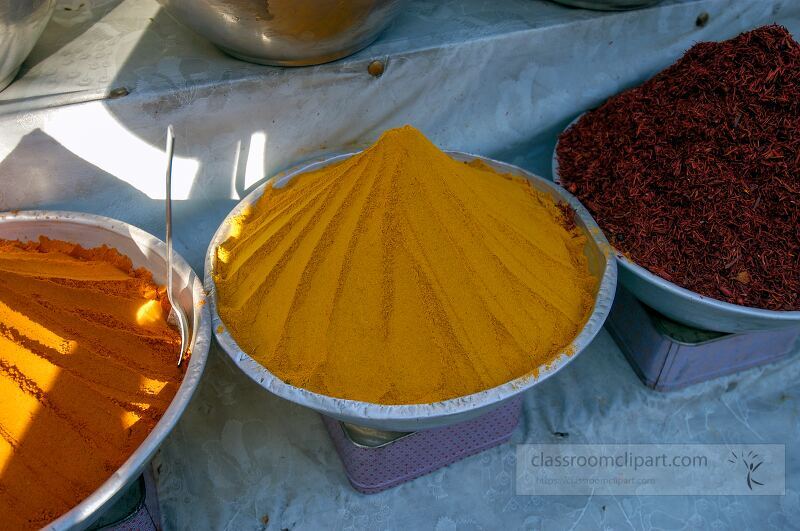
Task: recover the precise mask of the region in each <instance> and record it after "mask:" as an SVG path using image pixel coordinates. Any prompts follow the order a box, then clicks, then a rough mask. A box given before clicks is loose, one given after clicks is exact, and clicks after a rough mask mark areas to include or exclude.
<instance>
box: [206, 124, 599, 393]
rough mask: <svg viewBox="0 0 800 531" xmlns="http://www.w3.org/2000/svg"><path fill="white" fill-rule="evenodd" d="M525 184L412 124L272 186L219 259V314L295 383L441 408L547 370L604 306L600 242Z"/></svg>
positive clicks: (251, 350)
mask: <svg viewBox="0 0 800 531" xmlns="http://www.w3.org/2000/svg"><path fill="white" fill-rule="evenodd" d="M565 221H566V220H564V219H563V216H562V213H561V211H560V210H559V208H558V206H557V205H556V204H555V203H554V202H553V201H552V199H550V197H549V196H547V195H545V194H542V193H539V192H537V191H536V190H535V189H533V188H532V187H531V185H530V184H529V182H528V181H527V180H525V179H522V178H518V177H513V176H510V175H501V174H498V173H496V172H494V171H493V170H491V169H490V168H489V167H488V166H486V165H485V164H482V163H479V162H476V163H470V164H466V163H463V162H458V161H455V160H453V159H452V158H450V157H449V156H448V155H446V154H445V153H443V152H442V151H440V150H439V149H438V148H437V147H436V146H434V145H433V144H432V143H431V142H430V141H429V140H428V139H427V138H425V137H424V136H423V135H422V133H420V132H419V131H417V130H416V129H414V128H412V127H410V126H405V127H402V128H399V129H394V130H390V131H387V132H385V133H384V134H383V135H382V136H381V138H380V139H379V140H378V141H377V143H375V144H374V145H373V146H372V147H370V148H369V149H367V150H365V151H364V152H362V153H360V154H358V155H356V156H353V157H351V158H349V159H347V160H345V161H343V162H341V163H339V164H336V165H332V166H328V167H325V168H323V169H320V170H317V171H314V172H310V173H305V174H302V175H300V176H298V177H296V178H294V179H292V180H291V181H290V182H289V183H288V184H286V186H284V187H282V188H275V187H268V188H267V189H266V191H265V192H264V195H263V197H262V198H261V199H260V200H259V202H258V204H257V205H256V206H255V207H254V208H252V209H251V210H250V211H249V212H247V213H246V214H244V215H243V216H240V217H239V218H238V219H236V220H234V223H235V224H236V227H233V229H234V230H232V231H231V234H232V236H231V237H230V238H229V239H228V240H227V241H225V242H224V243H223V245H221V246H220V247H219V248H218V250H217V264H216V271H215V281H216V284H217V288H218V303H219V313H220V315H221V317H222V319H223V321H224V322H225V325H226V326H227V328H228V329H229V331H230V333H231V334H232V335H233V337H234V339H235V340H236V341H237V343H238V344H239V346H240V347H241V348H242V349H243V350H244V351H245V352H247V353H248V354H249V355H251V356H252V357H253V358H254V359H256V360H257V361H258V362H259V363H261V364H262V365H264V366H265V367H266V368H268V369H269V370H270V371H272V372H273V373H274V374H275V375H277V376H278V377H279V378H281V379H282V380H284V381H285V382H287V383H290V384H292V385H295V386H298V387H304V388H306V389H310V390H312V391H315V392H318V393H322V394H325V395H329V396H335V397H340V398H348V399H353V400H362V401H367V402H374V403H381V404H414V403H429V402H436V401H440V400H445V399H449V398H454V397H458V396H462V395H467V394H471V393H475V392H478V391H482V390H485V389H489V388H492V387H495V386H498V385H501V384H503V383H506V382H508V381H510V380H512V379H514V378H517V377H519V376H523V375H526V374H531V373H535V372H536V371H537V370H538V368H539V367H540V366H542V365H546V364H548V363H550V362H552V361H553V360H554V359H555V358H556V357H557V356H558V355H559V353H561V352H563V351H564V349H565V348H566V347H567V346H568V345H569V344H570V342H571V341H572V340H573V339H574V338H575V336H576V335H577V334H578V333H579V331H580V329H581V328H582V327H583V325H584V323H585V322H586V320H587V318H588V316H589V314H590V313H591V309H592V307H593V305H594V293H595V289H596V286H597V279H596V278H595V277H593V276H592V275H591V274H590V273H589V270H588V265H587V261H586V257H585V256H584V254H583V246H584V244H585V238H584V237H583V236H582V235H581V234H580V233H579V232H578V230H577V229H575V227H574V226H570V223H569V222H565Z"/></svg>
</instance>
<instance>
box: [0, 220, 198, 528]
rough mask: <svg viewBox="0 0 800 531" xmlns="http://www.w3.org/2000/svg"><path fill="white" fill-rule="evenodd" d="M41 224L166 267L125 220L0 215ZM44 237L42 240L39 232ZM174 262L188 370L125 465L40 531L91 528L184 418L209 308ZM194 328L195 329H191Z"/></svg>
mask: <svg viewBox="0 0 800 531" xmlns="http://www.w3.org/2000/svg"><path fill="white" fill-rule="evenodd" d="M41 221H48V222H55V223H58V222H65V223H71V224H76V225H83V226H85V227H86V229H87V230H94V229H102V230H104V231H111V232H114V233H116V234H119V235H121V236H123V237H128V238H131V239H132V240H134V241H135V242H136V243H137V245H145V246H146V247H147V249H148V250H150V251H153V252H154V253H155V254H156V255H158V256H160V257H161V258H163V259H164V260H165V262H166V244H165V243H164V242H163V241H161V240H160V239H158V238H156V237H155V236H153V235H152V234H150V233H148V232H146V231H144V230H142V229H140V228H138V227H135V226H133V225H130V224H128V223H125V222H124V221H119V220H116V219H113V218H109V217H105V216H98V215H95V214H86V213H82V212H72V211H63V210H20V211H11V212H3V213H0V224H2V223H26V222H41ZM43 234H45V235H47V234H46V233H44V232H43ZM75 243H80V242H75ZM173 262H174V263H173V270H174V271H176V272H177V273H178V274H179V275H181V276H182V277H183V278H186V279H188V281H189V283H190V284H189V285H190V286H191V289H192V302H193V304H192V314H191V315H192V319H191V322H192V326H193V329H192V334H191V342H190V346H191V348H192V355H191V357H190V358H189V362H188V365H186V371H185V373H184V376H183V380H182V381H181V384H180V386H179V387H178V391H177V392H176V393H175V396H174V397H173V398H172V401H171V402H170V404H169V406H168V407H167V409H166V410H165V411H164V414H163V415H162V417H161V418H160V419H159V420H158V422H157V423H156V425H155V426H154V427H153V429H152V430H151V431H150V433H148V434H147V437H146V438H145V439H144V440H143V441H142V443H141V444H140V445H139V446H138V447H137V448H136V450H134V452H133V453H132V454H131V455H130V456H129V457H128V458H127V459H126V460H125V462H124V463H123V464H122V465H121V466H120V467H119V468H118V469H117V470H116V471H114V473H113V474H112V475H111V476H110V477H109V478H108V479H106V480H105V481H104V482H103V483H102V484H101V485H100V486H99V487H97V488H96V489H95V490H94V492H92V493H91V494H90V495H89V496H87V497H86V498H84V499H83V500H82V501H81V502H80V503H78V504H77V505H75V506H74V507H72V509H70V510H69V511H67V512H66V513H64V514H62V515H61V516H59V517H58V518H56V519H55V520H53V521H51V522H50V523H49V524H47V525H46V526H44V528H43V529H53V530H61V529H72V528H82V527H86V526H88V525H91V523H92V522H93V521H94V520H95V519H96V518H97V517H99V516H100V515H101V511H102V510H104V509H107V508H108V505H109V504H110V503H111V502H112V501H113V500H114V499H115V498H116V496H117V495H118V494H120V493H121V492H122V490H123V489H124V488H126V487H127V486H128V485H129V484H130V483H131V482H132V481H134V480H135V479H136V477H138V475H139V474H140V473H141V471H142V470H143V469H144V467H145V466H146V465H147V464H148V463H149V461H150V459H151V458H152V456H153V454H154V453H155V452H156V450H157V449H158V448H159V446H160V445H161V443H162V442H163V441H164V439H165V438H166V436H167V435H169V433H170V432H171V431H172V429H173V428H174V427H175V425H176V424H177V422H178V420H179V419H180V418H181V416H182V415H183V413H184V411H185V410H186V406H187V405H188V404H189V402H190V400H191V398H192V396H193V395H194V393H195V391H196V390H197V387H198V384H199V382H200V379H201V377H202V374H203V371H204V369H205V366H206V361H207V359H208V351H209V347H210V342H211V315H210V313H209V311H208V308H207V306H208V305H207V304H206V303H205V302H204V301H205V300H206V295H205V292H204V290H203V286H202V283H201V282H200V278H199V277H198V276H197V275H196V274H195V272H194V271H193V270H192V268H191V267H190V266H189V264H188V263H187V262H186V260H184V258H183V257H182V256H181V255H180V254H179V253H177V252H175V253H173ZM195 324H196V326H194V325H195Z"/></svg>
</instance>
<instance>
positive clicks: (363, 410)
mask: <svg viewBox="0 0 800 531" xmlns="http://www.w3.org/2000/svg"><path fill="white" fill-rule="evenodd" d="M449 154H450V156H452V157H453V158H455V159H456V160H464V161H468V160H473V159H480V160H482V161H484V162H485V163H486V164H488V165H489V166H491V167H492V168H494V169H495V170H497V171H499V172H502V173H510V174H513V175H518V176H521V177H524V178H526V179H528V180H529V181H530V182H531V184H532V185H533V186H534V187H535V188H536V189H537V190H539V191H541V192H544V193H546V194H548V195H550V196H551V197H553V198H554V199H555V200H557V201H559V202H564V203H567V204H569V206H570V207H571V208H572V209H573V210H574V212H575V222H576V225H577V226H578V228H579V229H580V230H581V232H583V233H584V234H585V235H586V240H587V243H586V246H585V248H584V253H585V254H586V257H587V259H588V262H589V269H590V272H591V273H592V274H593V275H594V276H595V277H597V279H598V280H599V282H598V286H597V293H596V300H595V305H594V308H593V310H592V314H591V316H590V317H589V320H588V321H587V322H586V324H585V325H584V327H583V329H582V330H581V332H580V333H579V334H578V336H577V337H576V338H575V339H574V340H573V341H572V343H571V344H570V345H569V346H567V348H566V349H565V352H563V353H561V354H560V355H559V357H558V358H557V359H556V360H555V361H554V362H553V363H552V364H551V365H550V366H548V367H541V368H540V370H539V375H538V376H536V377H534V376H532V375H528V376H522V377H520V378H517V379H515V380H512V381H510V382H508V383H505V384H503V385H500V386H497V387H495V388H492V389H488V390H486V391H482V392H479V393H474V394H471V395H467V396H462V397H458V398H454V399H451V400H445V401H442V402H435V403H432V404H412V405H396V406H387V405H383V404H374V403H370V402H360V401H357V400H344V399H341V398H333V397H330V396H326V395H322V394H319V393H314V392H312V391H309V390H307V389H301V388H299V387H295V386H293V385H289V384H287V383H285V382H284V381H282V380H281V379H280V378H278V377H277V376H275V375H274V374H272V373H271V372H270V371H269V370H267V369H266V368H264V367H263V366H262V365H261V364H259V363H258V362H257V361H255V360H254V359H253V358H251V357H250V356H249V355H247V353H246V352H244V351H243V350H242V349H241V348H239V345H237V344H236V340H234V339H233V337H232V336H231V335H230V334H229V333H228V330H227V327H226V326H225V323H224V322H223V321H222V319H221V318H220V316H219V312H218V309H217V298H216V285H215V283H214V276H213V274H212V273H213V270H214V266H215V261H216V255H217V253H216V250H217V247H218V246H219V245H220V244H222V243H223V242H224V241H225V240H226V239H227V238H228V235H229V230H230V227H231V223H230V221H231V219H232V218H233V217H234V216H237V215H238V214H240V213H241V212H242V211H243V210H244V209H245V208H247V207H249V206H250V205H253V204H255V203H256V202H257V201H258V200H259V198H260V197H261V195H262V194H263V193H264V188H265V187H266V186H267V185H268V184H270V183H275V186H278V187H280V186H283V185H284V184H285V183H286V182H288V181H289V180H290V179H292V178H294V177H296V176H297V175H300V174H302V173H305V172H309V171H314V170H317V169H319V168H322V167H324V166H327V165H329V164H334V163H336V162H340V161H342V160H344V159H346V158H348V157H351V156H352V155H353V153H350V154H346V155H338V156H335V157H331V158H328V159H325V160H323V161H320V162H315V163H313V164H306V165H303V166H300V167H298V168H294V169H292V170H289V171H288V172H285V173H283V174H279V175H277V176H275V177H273V178H272V179H270V180H268V181H267V182H265V183H263V184H262V185H260V186H258V187H257V188H256V189H255V190H253V191H252V192H251V193H250V194H249V195H247V197H245V198H244V199H242V200H241V201H240V202H239V204H238V205H236V207H235V208H234V209H233V210H232V211H231V212H230V214H228V217H226V218H225V220H224V221H223V222H222V224H221V225H220V227H219V228H218V229H217V232H216V234H214V238H213V239H212V240H211V244H210V245H209V248H208V253H207V254H206V263H205V287H206V292H207V293H208V299H209V302H210V304H211V318H212V322H213V325H214V331H215V332H214V333H215V335H216V337H217V341H218V342H219V344H220V345H221V346H222V348H223V349H224V350H225V352H227V353H228V355H229V356H230V357H231V359H232V360H233V362H234V363H235V364H236V365H237V366H238V367H239V368H240V369H241V370H242V371H244V373H245V374H247V376H249V377H250V378H251V379H253V380H254V381H255V382H256V383H257V384H258V385H260V386H261V387H263V388H264V389H266V390H267V391H270V392H271V393H274V394H276V395H278V396H280V397H282V398H285V399H287V400H291V401H292V402H296V403H298V404H300V405H303V406H306V407H309V408H311V409H314V410H316V411H318V412H320V413H322V414H325V415H328V416H331V417H334V418H337V419H339V420H342V421H344V422H348V423H350V424H355V425H358V426H363V427H369V428H374V429H377V430H382V431H397V432H408V431H417V430H422V429H429V428H436V427H440V426H446V425H450V424H455V423H457V422H462V421H466V420H469V419H472V418H475V417H477V416H479V415H481V414H482V413H486V412H488V411H490V410H492V409H494V408H496V407H499V406H500V405H502V404H503V403H505V402H507V401H508V400H510V399H512V398H513V397H515V396H517V395H518V394H520V393H522V392H523V391H526V390H528V389H530V388H531V387H533V386H534V385H536V384H538V383H540V382H542V381H544V380H545V379H547V378H549V377H550V376H552V375H553V374H555V373H557V372H558V371H559V370H561V369H562V368H563V367H564V366H565V365H567V364H568V363H569V362H570V361H572V360H573V359H575V357H577V356H578V355H579V354H580V353H581V352H582V351H583V350H584V349H585V348H586V346H587V345H589V343H590V342H591V341H592V339H593V338H594V337H595V335H596V334H597V332H599V331H600V328H602V326H603V323H604V322H605V320H606V317H607V316H608V312H609V310H610V309H611V304H612V302H613V300H614V293H615V290H616V285H617V266H616V262H615V261H614V255H613V252H612V249H611V246H610V245H609V244H608V242H607V241H606V239H605V236H603V233H602V231H601V230H600V228H599V227H598V226H597V224H595V222H594V220H593V219H592V217H591V215H590V214H589V212H588V211H587V210H586V209H585V208H584V207H583V205H581V204H580V203H579V202H578V200H577V199H575V198H574V197H572V196H571V195H570V194H569V193H568V192H567V191H566V190H564V189H563V188H561V187H560V186H558V185H556V184H554V183H552V182H550V181H548V180H546V179H542V178H541V177H537V176H535V175H533V174H531V173H529V172H527V171H525V170H523V169H521V168H518V167H516V166H511V165H510V164H505V163H503V162H498V161H496V160H492V159H487V158H485V157H480V156H477V155H470V154H467V153H459V152H453V151H451V152H449ZM267 304H268V302H267ZM566 352H571V353H572V354H571V355H568V354H566Z"/></svg>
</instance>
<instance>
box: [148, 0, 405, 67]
mask: <svg viewBox="0 0 800 531" xmlns="http://www.w3.org/2000/svg"><path fill="white" fill-rule="evenodd" d="M158 1H159V2H160V3H161V4H162V5H163V6H164V7H165V8H166V9H167V11H168V12H169V13H170V14H171V15H172V16H173V17H175V18H176V19H177V20H178V21H179V22H181V23H183V24H185V25H187V26H189V27H190V28H192V29H193V30H194V31H196V32H197V33H199V34H200V35H202V36H203V37H205V38H207V39H208V40H210V41H211V42H213V43H214V44H216V45H217V46H219V47H220V48H222V50H223V51H225V52H227V53H229V54H231V55H232V56H234V57H237V58H239V59H243V60H245V61H250V62H253V63H261V64H265V65H277V66H304V65H313V64H320V63H327V62H328V61H333V60H335V59H340V58H342V57H345V56H347V55H350V54H352V53H355V52H357V51H358V50H360V49H362V48H364V47H365V46H367V45H369V44H370V43H371V42H372V41H374V40H375V39H376V38H377V37H378V34H380V32H381V31H383V30H384V29H385V28H386V26H388V25H389V23H390V22H391V21H392V19H393V18H394V16H395V15H396V14H397V13H398V12H399V10H400V7H401V6H402V5H403V4H404V0H270V1H269V2H267V1H265V0H158Z"/></svg>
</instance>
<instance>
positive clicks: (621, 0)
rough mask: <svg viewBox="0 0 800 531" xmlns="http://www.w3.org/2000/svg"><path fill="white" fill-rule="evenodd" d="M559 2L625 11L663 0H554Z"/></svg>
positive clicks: (589, 7)
mask: <svg viewBox="0 0 800 531" xmlns="http://www.w3.org/2000/svg"><path fill="white" fill-rule="evenodd" d="M552 1H553V2H558V3H559V4H564V5H565V6H570V7H579V8H581V9H595V10H598V11H624V10H627V9H640V8H643V7H649V6H652V5H655V4H657V3H659V2H660V1H661V0H552Z"/></svg>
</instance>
